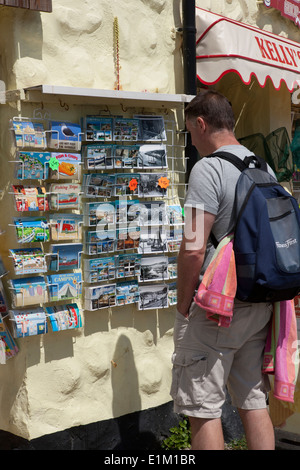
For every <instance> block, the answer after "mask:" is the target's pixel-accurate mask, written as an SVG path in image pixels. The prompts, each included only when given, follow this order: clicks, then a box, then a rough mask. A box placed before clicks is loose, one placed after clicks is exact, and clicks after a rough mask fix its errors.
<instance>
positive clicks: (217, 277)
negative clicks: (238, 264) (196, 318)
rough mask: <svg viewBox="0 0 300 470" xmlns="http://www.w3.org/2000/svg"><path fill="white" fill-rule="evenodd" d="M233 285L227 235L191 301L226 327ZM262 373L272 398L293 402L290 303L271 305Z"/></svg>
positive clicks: (294, 345)
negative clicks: (271, 387) (270, 383)
mask: <svg viewBox="0 0 300 470" xmlns="http://www.w3.org/2000/svg"><path fill="white" fill-rule="evenodd" d="M236 286H237V279H236V269H235V258H234V251H233V235H228V236H227V237H225V238H223V240H221V242H220V243H219V245H218V247H217V248H216V251H215V253H214V256H213V258H212V260H211V262H210V264H209V266H208V267H207V269H206V271H205V273H204V276H203V279H202V282H201V284H200V286H199V288H198V291H197V293H196V295H195V297H194V301H195V303H196V304H197V305H198V306H199V307H201V308H202V309H203V310H205V311H206V316H207V318H209V319H210V320H213V321H215V322H217V323H218V325H219V326H223V327H226V328H228V327H229V326H230V323H231V321H232V317H233V308H234V298H235V294H236ZM262 372H263V373H265V374H272V375H274V396H275V397H276V398H278V399H279V400H283V401H288V402H294V391H295V385H296V382H297V376H298V340H297V321H296V315H295V308H294V301H293V300H287V301H281V302H275V303H274V304H273V316H272V322H271V324H270V328H269V331H268V336H267V341H266V347H265V352H264V360H263V366H262Z"/></svg>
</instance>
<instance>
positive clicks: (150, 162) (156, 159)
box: [136, 144, 168, 169]
mask: <svg viewBox="0 0 300 470" xmlns="http://www.w3.org/2000/svg"><path fill="white" fill-rule="evenodd" d="M136 166H137V167H138V168H145V169H148V168H167V167H168V164H167V147H166V146H165V145H163V144H161V145H159V144H152V145H151V144H148V145H141V146H140V147H139V151H138V155H137V159H136Z"/></svg>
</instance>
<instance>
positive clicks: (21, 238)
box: [14, 217, 50, 243]
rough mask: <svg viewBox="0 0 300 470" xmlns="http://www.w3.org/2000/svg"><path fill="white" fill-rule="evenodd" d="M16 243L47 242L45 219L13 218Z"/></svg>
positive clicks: (48, 237) (48, 233)
mask: <svg viewBox="0 0 300 470" xmlns="http://www.w3.org/2000/svg"><path fill="white" fill-rule="evenodd" d="M14 225H15V227H16V232H17V240H18V243H33V242H47V241H49V240H50V232H49V224H48V222H47V219H44V218H35V217H23V218H22V219H17V218H14Z"/></svg>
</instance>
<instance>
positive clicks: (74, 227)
mask: <svg viewBox="0 0 300 470" xmlns="http://www.w3.org/2000/svg"><path fill="white" fill-rule="evenodd" d="M82 224H83V220H82V215H80V214H51V216H50V227H51V238H52V240H54V241H59V240H62V241H63V240H72V241H73V240H80V239H81V237H82Z"/></svg>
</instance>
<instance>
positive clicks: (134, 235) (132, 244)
mask: <svg viewBox="0 0 300 470" xmlns="http://www.w3.org/2000/svg"><path fill="white" fill-rule="evenodd" d="M140 230H141V229H140V227H138V226H134V227H126V228H119V229H118V230H117V247H116V249H117V250H118V251H122V250H132V249H135V248H138V247H139V240H140Z"/></svg>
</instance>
